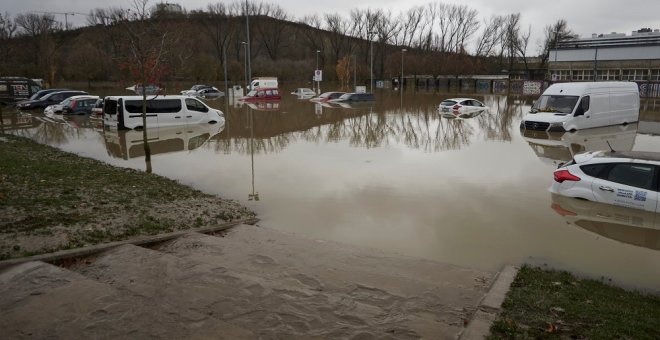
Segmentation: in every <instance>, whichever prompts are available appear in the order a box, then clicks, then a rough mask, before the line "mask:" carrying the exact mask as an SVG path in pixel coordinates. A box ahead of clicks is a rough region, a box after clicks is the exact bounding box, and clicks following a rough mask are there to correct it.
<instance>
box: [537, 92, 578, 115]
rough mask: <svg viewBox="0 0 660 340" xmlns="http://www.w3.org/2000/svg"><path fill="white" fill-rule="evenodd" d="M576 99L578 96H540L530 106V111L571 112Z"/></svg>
mask: <svg viewBox="0 0 660 340" xmlns="http://www.w3.org/2000/svg"><path fill="white" fill-rule="evenodd" d="M578 99H579V97H578V96H554V95H553V96H548V95H546V96H541V98H539V99H538V100H537V101H536V103H534V106H532V112H556V113H571V112H573V108H575V104H577V101H578Z"/></svg>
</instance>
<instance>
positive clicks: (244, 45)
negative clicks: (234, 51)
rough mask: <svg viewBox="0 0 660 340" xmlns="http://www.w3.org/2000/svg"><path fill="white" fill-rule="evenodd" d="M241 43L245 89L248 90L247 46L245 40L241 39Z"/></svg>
mask: <svg viewBox="0 0 660 340" xmlns="http://www.w3.org/2000/svg"><path fill="white" fill-rule="evenodd" d="M241 45H243V51H244V52H243V62H244V65H243V69H244V70H245V91H248V65H247V59H248V57H247V54H248V49H247V46H248V43H246V42H245V41H241ZM246 94H247V92H246Z"/></svg>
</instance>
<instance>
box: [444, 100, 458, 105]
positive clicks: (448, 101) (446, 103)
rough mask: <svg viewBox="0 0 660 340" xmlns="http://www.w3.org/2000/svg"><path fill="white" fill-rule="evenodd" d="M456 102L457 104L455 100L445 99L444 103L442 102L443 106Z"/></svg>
mask: <svg viewBox="0 0 660 340" xmlns="http://www.w3.org/2000/svg"><path fill="white" fill-rule="evenodd" d="M454 104H456V101H455V100H443V101H442V103H440V105H442V106H452V105H454Z"/></svg>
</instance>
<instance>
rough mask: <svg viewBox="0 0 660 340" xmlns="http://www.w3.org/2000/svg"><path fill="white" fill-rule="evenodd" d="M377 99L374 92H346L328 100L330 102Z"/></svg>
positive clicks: (370, 100)
mask: <svg viewBox="0 0 660 340" xmlns="http://www.w3.org/2000/svg"><path fill="white" fill-rule="evenodd" d="M375 100H376V98H375V97H374V94H373V93H344V94H342V95H341V96H340V97H339V98H337V99H331V100H328V102H329V103H337V102H373V101H375Z"/></svg>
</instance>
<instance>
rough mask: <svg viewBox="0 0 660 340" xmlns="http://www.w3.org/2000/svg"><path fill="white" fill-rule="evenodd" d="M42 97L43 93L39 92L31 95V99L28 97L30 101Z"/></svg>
mask: <svg viewBox="0 0 660 340" xmlns="http://www.w3.org/2000/svg"><path fill="white" fill-rule="evenodd" d="M42 96H44V93H43V92H41V91H39V92H37V93H35V94H33V95H32V97H30V100H36V99H39V98H41V97H42Z"/></svg>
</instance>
